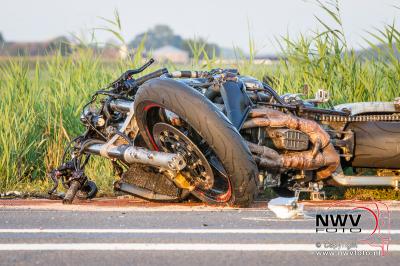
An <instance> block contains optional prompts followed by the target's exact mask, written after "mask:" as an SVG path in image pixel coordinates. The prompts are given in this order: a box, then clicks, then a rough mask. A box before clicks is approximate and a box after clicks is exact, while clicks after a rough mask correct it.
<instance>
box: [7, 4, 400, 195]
mask: <svg viewBox="0 0 400 266" xmlns="http://www.w3.org/2000/svg"><path fill="white" fill-rule="evenodd" d="M319 4H320V5H321V9H322V10H324V12H328V14H330V15H331V17H332V21H333V23H332V25H329V26H328V24H327V23H325V22H323V21H321V20H319V19H318V18H317V20H318V21H317V22H318V23H320V24H321V25H322V26H323V28H324V30H323V31H322V32H321V31H315V32H314V33H311V34H308V35H300V36H299V37H297V38H293V37H291V36H289V35H287V36H284V37H282V38H278V39H277V40H278V43H279V45H280V46H281V48H282V55H283V57H282V59H281V60H280V61H279V62H278V63H277V64H274V65H258V64H255V63H254V60H253V59H254V58H255V51H256V49H255V47H254V41H253V40H252V38H251V37H249V47H250V48H249V52H250V56H249V57H244V56H243V55H241V54H238V55H237V60H236V62H233V63H231V64H224V65H221V64H220V63H219V62H220V60H219V59H218V58H216V57H215V54H212V55H209V54H207V53H206V52H205V50H204V46H202V45H201V44H198V43H197V44H196V45H194V44H193V45H192V46H191V47H192V49H193V54H194V55H196V56H195V58H194V59H193V60H192V62H191V64H190V65H188V66H177V65H174V64H172V63H168V62H167V63H165V64H163V66H167V67H168V68H169V70H170V71H173V70H175V69H178V68H179V69H187V68H188V69H211V68H215V67H232V68H238V69H239V71H240V73H242V74H245V75H250V76H254V77H256V78H258V79H260V80H263V79H264V78H266V77H267V76H268V77H269V78H270V79H271V81H270V83H273V84H271V85H273V87H274V88H276V90H277V91H278V92H279V93H286V92H300V93H303V94H304V97H306V98H307V97H309V98H310V97H312V96H313V94H314V93H315V91H316V90H318V89H325V90H327V91H329V92H330V94H331V98H332V101H331V104H338V103H343V102H357V101H392V100H393V99H394V98H395V97H399V96H400V88H399V83H400V62H399V59H398V54H399V53H398V51H399V50H400V32H399V31H398V29H396V28H395V26H394V24H392V25H385V26H384V27H383V28H382V29H378V30H374V31H371V32H368V33H367V34H368V35H369V36H370V37H372V38H373V39H374V41H368V42H366V43H367V48H370V49H369V52H370V53H371V55H370V56H367V57H363V58H360V56H359V55H358V54H357V53H356V52H355V51H354V50H352V49H351V48H349V47H348V45H347V42H346V39H345V34H344V30H343V27H342V22H341V18H340V9H339V4H338V2H336V1H334V2H333V3H329V4H323V3H319ZM369 39H371V38H369ZM377 44H379V45H381V46H378V45H377ZM382 47H384V49H382ZM141 49H143V44H141V47H137V49H136V50H135V51H134V52H135V53H134V54H135V56H134V60H120V61H118V62H104V61H102V59H101V57H100V56H98V55H95V54H93V53H92V52H91V50H90V49H86V48H85V47H84V46H82V47H81V48H77V49H76V51H74V53H73V54H72V55H71V56H67V57H62V56H61V55H59V54H56V55H49V56H47V57H45V58H36V59H32V58H0V114H1V115H0V192H5V191H10V190H19V191H23V192H35V191H41V192H43V191H46V190H47V189H49V188H50V186H51V184H50V182H49V181H48V179H47V177H46V173H47V172H48V171H50V169H52V168H53V167H55V166H57V165H59V163H60V160H61V156H62V152H63V149H64V147H65V145H66V143H67V142H68V140H70V139H71V138H72V137H74V136H76V135H78V134H80V133H81V132H82V131H83V130H84V128H83V126H81V124H80V122H79V116H80V112H81V109H82V107H83V105H84V104H85V103H86V102H87V101H88V100H89V98H90V95H91V94H92V93H93V92H94V91H96V90H98V89H99V88H102V87H104V86H105V85H106V84H108V83H109V82H110V81H112V80H114V79H115V78H116V77H118V76H119V75H120V74H121V73H122V72H124V71H125V70H126V69H130V68H134V67H137V66H139V65H140V64H141V63H142V62H143V61H144V60H145V58H142V57H141V54H142V53H141ZM158 67H161V65H155V66H152V67H151V69H149V70H146V72H149V71H152V70H154V69H156V68H158ZM86 173H87V175H88V176H89V177H90V178H91V179H93V180H94V181H95V182H96V183H97V184H98V185H99V189H100V193H99V194H100V195H111V194H112V183H113V181H114V180H115V176H114V173H113V172H112V168H111V167H110V164H109V162H108V161H107V160H104V159H101V158H95V159H93V160H91V162H90V164H89V165H88V167H87V171H86ZM329 193H330V192H329ZM329 193H328V194H329ZM331 195H332V197H340V198H341V197H343V198H359V199H399V193H398V192H397V191H395V190H393V189H375V188H374V189H360V188H346V189H338V190H336V192H335V191H332V194H331Z"/></svg>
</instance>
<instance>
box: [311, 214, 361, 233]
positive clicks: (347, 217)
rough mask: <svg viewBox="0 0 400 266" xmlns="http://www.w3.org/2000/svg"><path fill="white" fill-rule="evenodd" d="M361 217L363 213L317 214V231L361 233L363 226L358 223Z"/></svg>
mask: <svg viewBox="0 0 400 266" xmlns="http://www.w3.org/2000/svg"><path fill="white" fill-rule="evenodd" d="M360 219H361V214H357V215H353V214H343V215H341V214H329V215H328V214H326V215H324V216H323V215H321V214H317V215H316V216H315V225H316V228H315V232H316V233H319V232H325V233H346V232H349V233H361V228H360V227H358V224H359V222H360Z"/></svg>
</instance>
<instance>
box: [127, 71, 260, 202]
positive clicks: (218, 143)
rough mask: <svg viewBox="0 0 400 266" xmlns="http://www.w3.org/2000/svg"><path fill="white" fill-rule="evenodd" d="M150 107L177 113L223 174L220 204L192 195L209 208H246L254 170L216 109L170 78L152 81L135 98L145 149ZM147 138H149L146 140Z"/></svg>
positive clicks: (236, 136) (255, 180) (254, 187)
mask: <svg viewBox="0 0 400 266" xmlns="http://www.w3.org/2000/svg"><path fill="white" fill-rule="evenodd" d="M154 106H158V107H160V108H165V109H167V110H169V111H172V112H174V113H175V114H177V115H178V116H179V117H180V118H181V119H183V120H184V121H185V122H186V123H187V124H189V125H190V126H191V127H192V128H193V129H194V130H195V131H196V132H197V133H198V134H199V135H200V136H201V137H202V139H203V140H205V141H206V142H207V144H208V145H209V146H210V147H211V148H212V150H213V152H214V153H215V154H216V156H217V157H218V159H219V160H220V162H221V164H222V165H223V167H224V168H225V171H226V172H227V176H228V178H229V181H230V186H231V187H230V191H231V193H230V197H229V199H226V201H224V202H219V201H216V200H213V199H212V198H210V197H207V196H205V195H202V194H201V193H196V191H193V192H192V193H193V195H195V196H196V197H197V198H199V199H200V200H202V201H203V202H206V203H209V204H213V205H230V206H241V207H247V206H249V205H250V204H251V203H252V201H253V199H254V198H255V196H256V193H257V185H258V169H257V165H256V163H255V162H254V160H253V158H252V155H251V153H250V151H249V149H248V147H247V145H246V144H245V143H244V141H243V139H242V136H241V135H240V133H239V132H238V130H237V129H236V128H235V127H234V126H233V125H232V124H231V122H230V121H229V120H228V119H227V118H226V116H224V115H223V114H222V113H221V112H220V110H219V109H218V108H217V107H216V106H215V105H214V104H213V103H212V102H211V101H209V100H208V99H206V98H205V97H204V96H203V95H202V94H201V93H199V92H198V91H196V90H195V89H193V88H191V87H189V86H187V85H185V84H183V83H182V82H178V81H175V80H172V79H161V78H159V79H153V80H150V81H148V82H146V83H145V84H144V85H142V86H141V87H140V89H139V90H138V92H137V94H136V96H135V115H136V121H137V124H138V127H139V130H140V133H141V135H142V137H143V139H144V141H145V142H146V143H147V145H148V147H152V146H154V141H153V142H152V140H151V139H150V138H151V130H152V129H151V128H150V129H149V128H148V123H147V119H148V117H147V116H148V110H149V109H150V108H152V107H154ZM149 136H150V137H149Z"/></svg>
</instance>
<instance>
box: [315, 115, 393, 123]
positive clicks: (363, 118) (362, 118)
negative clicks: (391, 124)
mask: <svg viewBox="0 0 400 266" xmlns="http://www.w3.org/2000/svg"><path fill="white" fill-rule="evenodd" d="M315 120H318V121H326V122H373V121H400V113H395V114H384V115H356V116H340V115H327V114H322V115H316V117H315Z"/></svg>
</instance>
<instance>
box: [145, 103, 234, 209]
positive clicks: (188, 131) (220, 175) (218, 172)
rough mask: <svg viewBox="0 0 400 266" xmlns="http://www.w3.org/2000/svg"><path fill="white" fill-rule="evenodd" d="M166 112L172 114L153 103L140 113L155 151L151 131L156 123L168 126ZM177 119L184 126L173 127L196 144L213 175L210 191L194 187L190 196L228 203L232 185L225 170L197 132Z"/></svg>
mask: <svg viewBox="0 0 400 266" xmlns="http://www.w3.org/2000/svg"><path fill="white" fill-rule="evenodd" d="M166 111H168V112H171V113H173V112H172V111H170V110H168V109H167V108H165V107H164V106H162V105H160V104H157V103H153V102H146V104H145V105H144V108H143V111H142V112H143V119H144V121H143V122H144V123H143V125H144V126H145V132H146V135H147V138H148V139H149V142H150V143H151V146H152V147H150V148H153V149H155V150H160V147H158V145H157V144H156V141H155V140H154V138H153V132H152V129H153V126H154V125H155V124H156V123H157V122H164V123H169V124H170V121H168V117H167V116H166ZM173 114H174V113H173ZM175 115H176V114H175ZM179 119H180V120H182V121H183V122H184V125H185V126H181V127H178V126H175V125H174V127H175V128H177V129H179V130H180V131H181V132H183V133H184V134H185V135H186V136H187V137H188V138H189V139H190V140H191V141H192V142H194V143H195V144H196V146H197V148H199V149H200V150H201V152H202V153H203V155H204V156H205V158H206V159H207V161H208V162H209V164H210V166H211V168H212V171H213V174H214V184H213V187H212V188H211V189H207V190H204V189H201V188H197V187H196V188H195V189H194V190H193V191H192V194H193V195H195V196H196V197H197V198H199V199H200V200H206V201H208V202H213V203H227V202H229V201H230V200H231V198H232V185H231V180H230V178H229V175H228V173H227V171H226V170H225V168H224V166H223V164H222V163H221V161H220V160H219V158H218V156H217V155H216V154H215V152H214V151H213V150H212V148H211V147H210V146H209V145H208V144H207V142H206V141H205V140H204V139H202V138H201V137H200V134H198V133H197V131H196V130H195V129H194V128H193V127H192V126H191V125H190V124H189V123H187V121H185V120H184V119H182V118H180V117H179Z"/></svg>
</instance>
